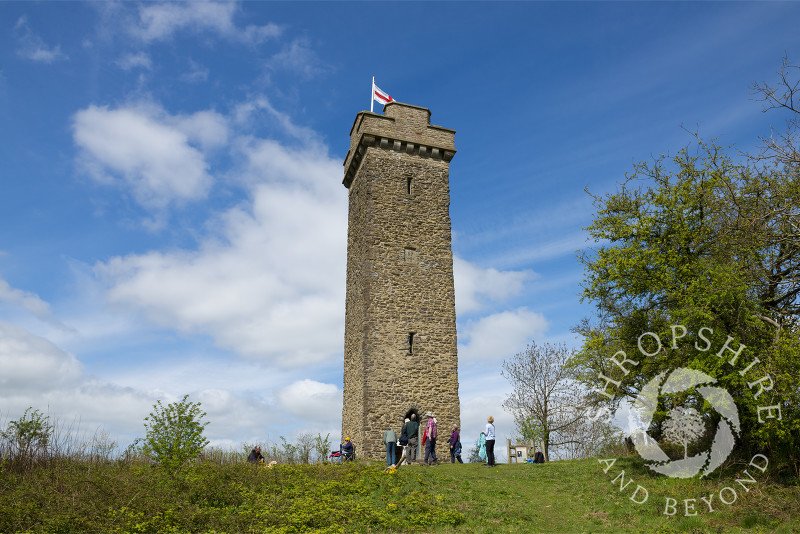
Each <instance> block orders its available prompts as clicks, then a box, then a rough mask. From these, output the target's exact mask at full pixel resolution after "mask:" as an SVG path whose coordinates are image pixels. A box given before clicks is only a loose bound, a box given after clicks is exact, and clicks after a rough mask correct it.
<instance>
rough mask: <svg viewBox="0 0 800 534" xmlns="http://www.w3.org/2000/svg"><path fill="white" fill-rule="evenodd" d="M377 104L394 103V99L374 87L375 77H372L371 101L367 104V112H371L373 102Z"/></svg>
mask: <svg viewBox="0 0 800 534" xmlns="http://www.w3.org/2000/svg"><path fill="white" fill-rule="evenodd" d="M376 101H377V102H378V103H379V104H382V105H384V106H385V105H386V104H388V103H389V102H394V99H393V98H392V97H391V96H389V93H387V92H386V91H382V90H381V88H380V87H378V86H377V85H375V76H373V77H372V101H371V102H370V103H369V110H370V111H373V110H374V108H373V106H374V104H375V102H376Z"/></svg>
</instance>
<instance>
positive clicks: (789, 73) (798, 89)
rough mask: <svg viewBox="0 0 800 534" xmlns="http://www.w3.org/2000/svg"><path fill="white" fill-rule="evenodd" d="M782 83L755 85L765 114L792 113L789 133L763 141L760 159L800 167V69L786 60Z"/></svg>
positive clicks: (787, 130) (772, 136)
mask: <svg viewBox="0 0 800 534" xmlns="http://www.w3.org/2000/svg"><path fill="white" fill-rule="evenodd" d="M777 74H778V81H777V83H776V84H775V85H771V84H768V83H767V82H761V83H755V84H753V87H752V91H753V95H754V96H755V98H756V100H760V101H762V102H764V111H765V112H767V111H769V110H772V109H777V110H783V111H788V112H790V113H791V114H790V116H789V118H788V119H786V130H785V131H782V132H777V131H776V130H775V129H773V130H772V134H771V135H770V136H769V137H762V138H761V141H762V146H761V152H760V153H759V154H758V155H756V156H754V157H755V158H756V159H774V160H777V161H779V162H781V163H789V164H795V165H797V164H800V66H798V65H793V64H792V63H791V62H790V61H789V58H788V57H786V56H784V58H783V62H782V63H781V67H780V69H778V73H777Z"/></svg>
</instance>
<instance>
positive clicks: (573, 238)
mask: <svg viewBox="0 0 800 534" xmlns="http://www.w3.org/2000/svg"><path fill="white" fill-rule="evenodd" d="M594 246H599V244H596V243H594V242H591V241H589V236H588V234H586V233H583V232H577V233H573V234H570V235H566V236H564V237H562V238H560V239H557V240H555V241H550V242H549V243H539V244H537V245H536V246H535V247H533V248H527V249H519V250H515V251H513V252H510V253H508V254H504V255H502V256H498V257H496V258H495V261H496V262H497V263H499V264H501V265H525V264H530V263H533V262H536V261H544V260H549V259H553V258H558V257H561V256H565V255H567V254H571V255H573V256H575V255H576V254H577V252H578V251H579V250H582V249H585V248H587V247H594Z"/></svg>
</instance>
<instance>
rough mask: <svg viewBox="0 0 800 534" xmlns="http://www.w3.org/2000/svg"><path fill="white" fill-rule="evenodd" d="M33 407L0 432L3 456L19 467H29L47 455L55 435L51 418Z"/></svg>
mask: <svg viewBox="0 0 800 534" xmlns="http://www.w3.org/2000/svg"><path fill="white" fill-rule="evenodd" d="M31 410H33V407H30V408H28V409H27V410H25V413H24V414H23V415H22V417H20V418H19V419H17V420H16V421H11V422H10V423H8V426H7V427H6V428H5V430H3V431H2V432H0V437H1V438H2V439H3V442H4V443H3V449H4V450H3V456H4V457H8V458H9V459H11V460H13V462H14V463H15V464H16V465H17V466H23V467H27V466H30V465H31V464H32V463H35V462H36V461H38V460H40V459H43V458H45V457H46V455H47V446H48V445H49V444H50V438H51V436H52V435H53V425H52V424H50V418H49V417H48V416H45V415H44V414H43V413H41V412H40V411H39V410H33V411H31Z"/></svg>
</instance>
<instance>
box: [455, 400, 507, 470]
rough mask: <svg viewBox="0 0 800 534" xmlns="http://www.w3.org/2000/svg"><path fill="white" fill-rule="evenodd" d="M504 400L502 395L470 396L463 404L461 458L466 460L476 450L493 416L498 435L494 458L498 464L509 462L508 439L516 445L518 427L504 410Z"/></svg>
mask: <svg viewBox="0 0 800 534" xmlns="http://www.w3.org/2000/svg"><path fill="white" fill-rule="evenodd" d="M503 400H505V398H504V397H503V396H501V395H491V394H488V395H481V394H479V395H474V394H473V395H470V396H469V397H468V398H467V400H466V401H465V402H462V403H461V430H460V431H461V445H462V446H463V452H462V453H461V457H462V458H463V459H464V460H466V459H467V458H468V457H469V453H470V451H471V450H472V449H473V448H475V443H476V442H477V441H478V438H479V437H480V433H481V432H483V431H484V430H485V429H486V422H487V421H486V420H487V419H488V418H489V416H490V415H491V416H492V417H494V427H495V433H496V439H495V446H494V456H495V460H496V461H497V462H498V463H505V462H506V461H507V454H508V453H507V451H508V449H507V447H506V439H510V440H511V442H512V443H515V442H516V440H515V439H514V437H515V435H516V433H517V432H516V427H515V425H514V417H513V416H512V415H511V414H510V413H508V412H506V411H505V410H503Z"/></svg>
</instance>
